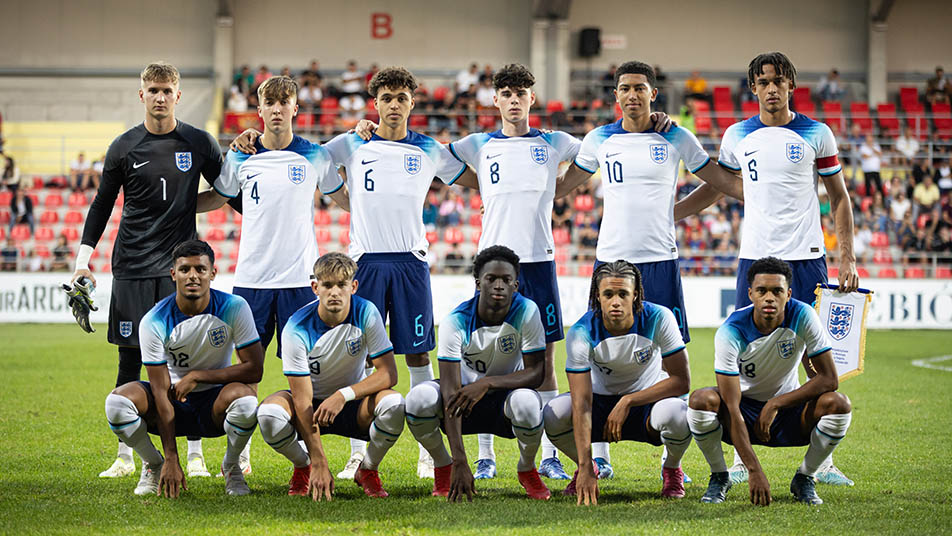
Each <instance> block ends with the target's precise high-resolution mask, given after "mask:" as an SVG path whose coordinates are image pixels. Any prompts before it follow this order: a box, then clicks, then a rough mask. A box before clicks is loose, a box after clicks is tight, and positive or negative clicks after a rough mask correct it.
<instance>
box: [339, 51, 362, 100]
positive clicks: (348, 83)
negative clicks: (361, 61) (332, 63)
mask: <svg viewBox="0 0 952 536" xmlns="http://www.w3.org/2000/svg"><path fill="white" fill-rule="evenodd" d="M366 86H367V85H366V84H365V83H364V74H363V73H362V72H360V71H359V70H357V62H356V61H354V60H350V61H348V62H347V70H346V71H344V72H343V73H342V74H341V75H340V92H341V95H342V96H347V95H357V94H363V92H364V90H365V89H366ZM361 100H363V99H361Z"/></svg>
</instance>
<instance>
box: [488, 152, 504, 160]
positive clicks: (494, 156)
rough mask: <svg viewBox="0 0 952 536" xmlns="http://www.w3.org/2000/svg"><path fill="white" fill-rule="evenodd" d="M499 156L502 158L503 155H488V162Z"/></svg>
mask: <svg viewBox="0 0 952 536" xmlns="http://www.w3.org/2000/svg"><path fill="white" fill-rule="evenodd" d="M497 156H502V153H499V154H494V155H488V154H487V155H486V160H492V159H493V158H496V157H497Z"/></svg>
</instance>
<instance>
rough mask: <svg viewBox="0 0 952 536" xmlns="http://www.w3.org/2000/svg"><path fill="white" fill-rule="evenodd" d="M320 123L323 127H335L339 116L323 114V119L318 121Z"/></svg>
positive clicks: (331, 113) (329, 113)
mask: <svg viewBox="0 0 952 536" xmlns="http://www.w3.org/2000/svg"><path fill="white" fill-rule="evenodd" d="M318 123H319V124H320V125H321V126H322V127H323V126H327V125H330V126H334V124H335V123H337V114H336V113H333V112H324V113H322V114H321V119H320V120H319V121H318Z"/></svg>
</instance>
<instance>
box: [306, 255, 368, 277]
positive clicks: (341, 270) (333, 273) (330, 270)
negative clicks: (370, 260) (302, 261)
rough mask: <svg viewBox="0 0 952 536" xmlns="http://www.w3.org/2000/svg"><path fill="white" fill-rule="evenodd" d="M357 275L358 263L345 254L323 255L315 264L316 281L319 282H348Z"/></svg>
mask: <svg viewBox="0 0 952 536" xmlns="http://www.w3.org/2000/svg"><path fill="white" fill-rule="evenodd" d="M356 273H357V263H356V262H354V260H353V259H351V258H350V257H348V256H347V255H344V254H343V253H338V252H336V251H335V252H332V253H325V254H324V255H321V258H319V259H317V262H315V263H314V279H316V280H318V281H348V280H351V279H353V278H354V274H356Z"/></svg>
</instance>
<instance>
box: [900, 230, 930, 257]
mask: <svg viewBox="0 0 952 536" xmlns="http://www.w3.org/2000/svg"><path fill="white" fill-rule="evenodd" d="M930 243H931V240H930V239H929V233H928V232H927V231H926V230H925V229H924V228H920V229H916V234H915V236H914V237H913V238H912V240H908V241H907V242H906V245H905V247H903V253H905V258H906V260H907V261H908V262H909V263H917V264H921V263H924V262H926V261H927V260H928V256H927V255H926V251H927V250H928V249H929V245H930Z"/></svg>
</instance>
